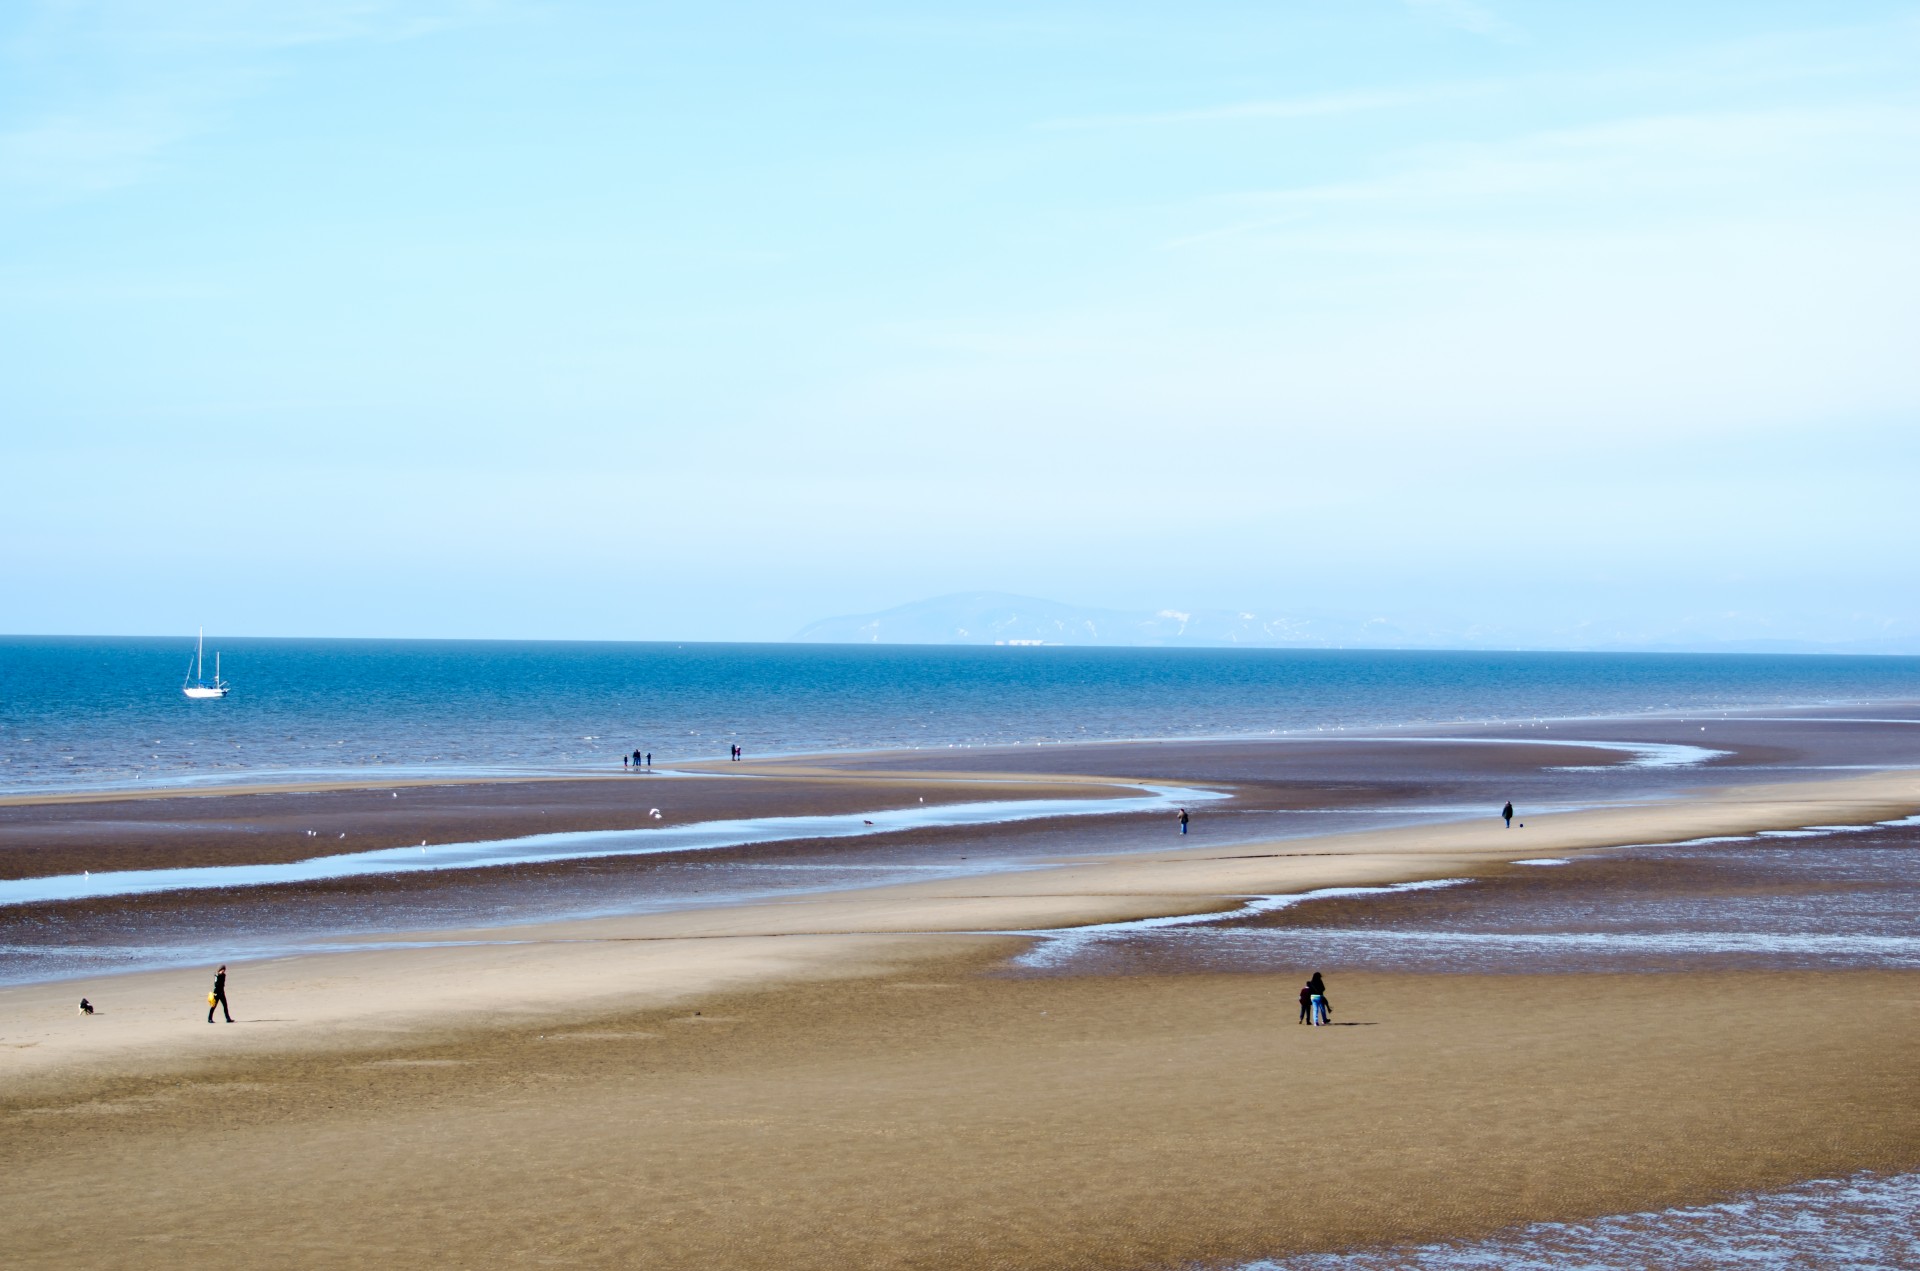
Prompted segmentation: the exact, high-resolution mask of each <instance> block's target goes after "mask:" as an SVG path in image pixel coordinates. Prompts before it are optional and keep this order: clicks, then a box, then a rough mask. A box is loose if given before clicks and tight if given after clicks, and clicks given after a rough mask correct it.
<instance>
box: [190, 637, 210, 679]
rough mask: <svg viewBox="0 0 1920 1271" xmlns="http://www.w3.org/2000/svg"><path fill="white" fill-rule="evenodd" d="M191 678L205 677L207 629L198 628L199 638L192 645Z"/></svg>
mask: <svg viewBox="0 0 1920 1271" xmlns="http://www.w3.org/2000/svg"><path fill="white" fill-rule="evenodd" d="M193 678H194V679H196V680H204V679H206V678H207V629H206V628H205V627H202V628H200V638H199V639H198V640H196V641H195V642H194V645H193Z"/></svg>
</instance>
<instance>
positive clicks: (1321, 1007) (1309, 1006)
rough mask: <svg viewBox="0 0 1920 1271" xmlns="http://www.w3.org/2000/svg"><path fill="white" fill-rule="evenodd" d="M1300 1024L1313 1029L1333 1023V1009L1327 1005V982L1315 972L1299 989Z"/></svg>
mask: <svg viewBox="0 0 1920 1271" xmlns="http://www.w3.org/2000/svg"><path fill="white" fill-rule="evenodd" d="M1300 1022H1301V1023H1302V1024H1311V1025H1313V1026H1314V1027H1315V1028H1318V1027H1320V1025H1322V1024H1331V1023H1333V1008H1332V1007H1331V1006H1329V1005H1328V1004H1327V982H1326V981H1325V980H1323V979H1321V978H1320V973H1319V972H1318V971H1315V972H1314V973H1313V978H1312V979H1310V980H1308V981H1307V982H1306V984H1305V985H1303V986H1302V987H1301V989H1300Z"/></svg>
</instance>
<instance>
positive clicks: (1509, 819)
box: [1500, 799, 1513, 830]
mask: <svg viewBox="0 0 1920 1271" xmlns="http://www.w3.org/2000/svg"><path fill="white" fill-rule="evenodd" d="M1500 816H1501V819H1502V820H1504V821H1505V822H1506V823H1507V828H1508V829H1509V830H1511V829H1512V828H1513V800H1512V799H1508V800H1507V806H1506V807H1504V808H1501V809H1500Z"/></svg>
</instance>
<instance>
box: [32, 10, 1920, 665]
mask: <svg viewBox="0 0 1920 1271" xmlns="http://www.w3.org/2000/svg"><path fill="white" fill-rule="evenodd" d="M1916 66H1920V6H1917V5H1914V4H1891V3H1889V4H1874V3H1856V4H1840V3H1819V4H1816V3H1767V2H1765V0H1759V2H1755V0H1743V2H1742V3H1690V4H1684V5H1674V4H1636V3H1616V4H1608V5H1598V4H1592V5H1580V6H1572V5H1565V4H1545V3H1508V2H1506V0H1488V2H1487V3H1477V2H1474V0H1350V2H1337V0H1302V2H1298V3H1288V2H1286V0H1270V2H1268V3H1262V4H1231V3H1191V2H1190V3H1184V4H1178V5H1175V4H1164V5H1151V4H1112V3H1109V4H1098V5H1095V4H1084V5H1073V4H1064V5H1018V6H1016V5H1007V6H995V5H992V4H970V5H951V6H947V5H938V4H919V5H877V4H876V5H859V4H832V3H828V4H814V5H809V6H792V5H761V4H726V3H716V4H703V5H680V6H664V5H661V6H653V5H637V4H618V3H605V4H567V3H554V4H545V3H531V2H528V3H520V2H516V0H500V2H498V3H481V2H475V3H459V2H457V0H443V2H440V3H417V4H414V3H386V4H383V3H378V2H375V0H366V2H361V3H339V2H334V0H307V2H304V3H302V2H299V0H284V2H281V3H259V4H245V3H210V2H200V0H172V2H169V3H147V4H134V3H86V2H84V0H69V2H61V3H51V2H50V3H36V2H34V0H16V2H15V3H11V4H8V5H5V6H0V631H12V632H56V631H57V632H70V631H101V632H173V631H180V630H190V629H191V628H192V627H193V626H194V625H196V624H198V623H201V622H204V623H206V624H207V626H208V627H209V628H210V629H215V630H221V631H226V632H231V633H251V634H311V635H445V636H462V635H474V636H528V637H548V636H551V637H588V638H634V639H654V638H687V639H693V638H717V639H766V638H781V637H784V636H786V635H788V634H790V633H791V632H792V631H793V630H794V629H796V628H797V627H799V626H800V625H802V624H803V623H804V622H806V621H808V620H810V619H812V618H816V617H822V616H825V615H828V614H833V613H841V612H849V611H856V610H864V609H875V608H882V607H886V606H889V605H893V604H898V603H901V602H904V601H909V600H914V599H917V598H920V597H923V596H929V595H934V594H938V593H941V592H947V591H956V590H962V589H973V588H988V589H997V590H1007V591H1016V592H1024V593H1029V594H1035V595H1041V596H1049V597H1053V598H1057V599H1060V600H1064V601H1068V602H1072V603H1079V604H1087V605H1102V606H1114V607H1140V606H1160V605H1177V606H1198V607H1204V606H1214V605H1219V606H1244V607H1258V608H1261V609H1262V610H1267V611H1286V610H1289V609H1292V610H1316V611H1321V612H1337V613H1352V614H1368V615H1382V616H1390V617H1396V618H1405V619H1419V620H1426V621H1445V622H1450V623H1455V624H1458V625H1462V626H1465V625H1476V626H1478V627H1481V628H1491V629H1495V630H1499V631H1511V632H1512V633H1513V638H1514V640H1515V641H1517V642H1528V643H1533V642H1537V641H1539V640H1541V639H1552V638H1554V633H1556V632H1575V631H1580V632H1587V633H1592V632H1596V631H1598V632H1603V633H1613V634H1614V635H1617V636H1619V637H1621V638H1624V639H1629V640H1632V639H1639V638H1645V639H1661V638H1666V634H1670V633H1673V632H1689V633H1692V634H1691V635H1689V636H1688V637H1687V638H1690V639H1699V640H1701V641H1703V642H1711V641H1713V640H1717V639H1749V638H1754V637H1764V636H1780V637H1785V638H1798V639H1814V640H1839V641H1869V640H1885V639H1891V640H1896V641H1900V642H1902V643H1903V644H1904V646H1905V647H1910V648H1914V649H1920V589H1916V586H1915V584H1916V583H1917V582H1920V569H1916V565H1915V547H1916V537H1920V535H1916V532H1915V530H1914V524H1915V518H1914V514H1913V512H1912V510H1911V507H1912V501H1913V498H1914V496H1913V491H1914V490H1915V489H1916V488H1920V426H1917V425H1920V414H1917V413H1916V412H1917V408H1920V357H1916V355H1915V353H1914V349H1915V348H1916V347H1920V339H1917V338H1916V337H1917V336H1920V322H1917V321H1916V319H1920V235H1917V234H1916V232H1915V231H1916V226H1920V75H1916V72H1915V70H1914V68H1915V67H1916ZM1583 624H1584V625H1583ZM1663 633H1666V634H1663ZM1569 638H1572V637H1569ZM1589 638H1590V637H1589Z"/></svg>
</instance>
